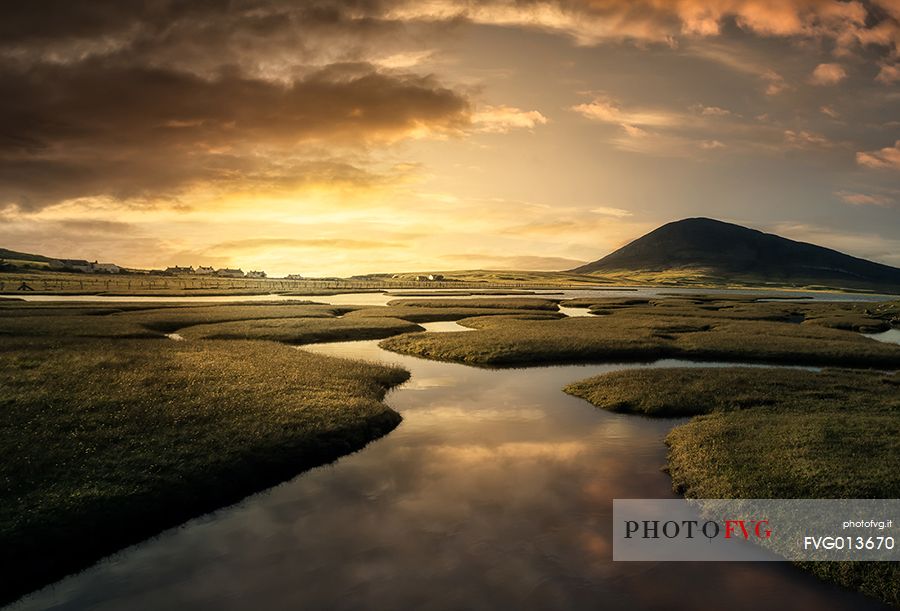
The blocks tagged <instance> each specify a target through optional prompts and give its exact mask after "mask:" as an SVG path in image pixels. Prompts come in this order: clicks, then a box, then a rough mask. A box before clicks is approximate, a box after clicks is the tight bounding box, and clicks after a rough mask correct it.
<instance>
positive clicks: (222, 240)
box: [0, 0, 900, 276]
mask: <svg viewBox="0 0 900 611" xmlns="http://www.w3.org/2000/svg"><path fill="white" fill-rule="evenodd" d="M167 11H168V12H167ZM898 23H900V8H898V6H897V3H896V2H891V1H889V0H877V1H875V0H873V1H871V2H865V3H863V2H833V1H828V0H792V1H790V2H783V3H776V4H773V3H770V2H764V1H762V0H742V1H727V2H716V3H699V2H694V1H692V0H681V1H678V2H671V3H659V2H649V1H647V2H643V1H642V2H602V3H598V2H589V1H585V2H566V3H559V2H545V1H531V2H525V3H509V2H504V1H499V0H497V1H494V0H492V1H490V2H484V3H477V4H470V3H457V2H451V1H449V0H447V1H435V2H426V3H412V2H405V1H402V0H390V1H385V2H377V3H371V4H364V5H355V4H353V5H345V4H343V3H332V2H317V3H313V5H304V6H302V7H296V6H283V5H281V4H280V3H269V2H265V1H264V2H261V3H255V4H253V6H252V7H251V6H249V5H248V6H247V7H243V6H242V5H240V4H238V5H235V7H233V8H232V9H231V10H229V11H224V12H223V11H217V10H214V9H212V8H208V7H200V6H195V7H193V8H190V9H187V8H185V9H183V10H178V9H175V8H172V7H170V8H169V9H160V10H159V11H152V10H150V9H147V10H146V11H145V10H143V9H141V10H138V9H135V10H133V11H130V10H124V9H123V10H122V11H110V12H109V13H108V14H106V15H105V16H104V19H103V20H102V21H96V20H92V19H91V18H90V16H89V15H86V14H85V13H78V12H72V13H71V14H69V12H68V9H66V10H61V11H59V12H58V14H54V15H52V16H47V15H43V14H39V11H38V10H37V9H34V11H33V12H31V11H29V10H28V9H22V11H20V12H19V13H17V14H16V15H13V16H11V18H10V19H9V20H7V23H5V24H4V25H3V26H2V28H3V32H4V36H3V38H2V39H0V83H2V85H0V87H2V89H3V90H4V91H6V92H7V95H4V96H3V99H2V100H0V109H2V113H0V116H2V117H3V119H2V121H3V124H4V125H3V129H2V133H3V134H4V136H3V137H2V138H0V168H2V171H0V246H2V247H5V248H10V249H13V250H19V251H25V252H31V253H39V254H43V255H47V256H53V257H68V258H84V259H91V260H95V259H96V260H101V261H111V262H115V263H117V264H119V265H122V266H126V267H133V268H144V269H153V268H165V267H168V266H172V265H194V266H196V265H210V266H214V267H241V268H242V269H244V270H245V271H247V270H250V269H254V270H264V271H266V272H267V273H268V274H269V275H272V276H284V275H287V274H300V275H304V276H350V275H357V274H367V273H379V272H381V273H398V272H415V271H428V270H433V271H447V270H462V269H521V270H564V269H571V268H573V267H576V266H578V265H579V264H581V263H584V262H587V261H592V260H595V259H598V258H600V257H602V256H604V255H606V254H608V253H610V252H612V251H613V250H615V249H616V248H618V247H620V246H622V245H624V244H625V243H627V242H628V241H630V240H632V239H635V238H637V237H639V236H641V235H643V234H644V233H646V232H648V231H651V230H652V229H654V228H656V227H658V226H660V225H662V224H664V223H666V222H670V221H674V220H678V219H681V218H686V217H694V216H704V217H711V218H716V219H720V220H724V221H728V222H734V223H738V224H741V225H745V226H748V227H753V228H756V229H760V230H763V231H768V232H772V233H777V234H779V235H782V236H784V237H788V238H791V239H796V240H801V241H807V242H812V243H816V244H820V245H822V246H827V247H830V248H834V249H836V250H840V251H842V252H846V253H848V254H852V255H855V256H859V257H864V258H868V259H872V260H874V261H878V262H881V263H885V264H888V265H894V266H898V265H900V181H898V172H900V121H898V117H897V112H896V109H897V104H898V101H900V90H898V82H900V63H898V61H900V60H898V57H900V51H898V40H900V34H898V32H900V25H898Z"/></svg>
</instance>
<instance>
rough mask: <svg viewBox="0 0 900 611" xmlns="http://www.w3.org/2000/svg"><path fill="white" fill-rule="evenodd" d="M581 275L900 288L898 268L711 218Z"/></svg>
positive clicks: (642, 241) (655, 235)
mask: <svg viewBox="0 0 900 611" xmlns="http://www.w3.org/2000/svg"><path fill="white" fill-rule="evenodd" d="M572 271H573V272H576V273H582V274H610V275H625V274H629V273H630V274H641V275H644V276H651V277H652V276H653V275H657V276H664V275H665V274H668V275H670V276H671V278H672V280H676V279H677V277H678V276H679V275H680V274H683V275H692V276H693V277H695V278H696V277H708V278H713V279H716V280H718V281H722V282H752V283H775V284H788V285H796V286H809V285H823V286H831V287H844V288H858V289H870V290H884V291H887V290H894V291H896V290H897V289H900V269H898V268H896V267H891V266H889V265H882V264H881V263H875V262H873V261H867V260H866V259H860V258H857V257H851V256H850V255H845V254H844V253H841V252H838V251H836V250H832V249H830V248H824V247H822V246H816V245H815V244H808V243H806V242H796V241H794V240H789V239H787V238H782V237H781V236H777V235H774V234H771V233H763V232H762V231H757V230H755V229H748V228H747V227H742V226H740V225H734V224H732V223H725V222H722V221H717V220H714V219H708V218H690V219H684V220H681V221H675V222H673V223H668V224H666V225H663V226H662V227H660V228H658V229H655V230H654V231H651V232H650V233H648V234H647V235H645V236H643V237H640V238H638V239H637V240H635V241H633V242H631V243H630V244H628V245H626V246H623V247H622V248H620V249H619V250H617V251H615V252H613V253H611V254H609V255H607V256H605V257H603V258H602V259H600V260H599V261H594V262H593V263H588V264H587V265H583V266H581V267H578V268H576V269H574V270H572Z"/></svg>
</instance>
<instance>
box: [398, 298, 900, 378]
mask: <svg viewBox="0 0 900 611" xmlns="http://www.w3.org/2000/svg"><path fill="white" fill-rule="evenodd" d="M562 305H565V306H573V305H578V306H582V307H584V306H589V307H590V309H591V312H592V313H594V316H590V317H579V318H562V319H559V320H550V319H548V318H546V317H540V316H492V317H478V318H472V319H469V320H466V321H464V323H462V324H465V325H466V326H469V327H472V328H474V329H476V331H475V332H472V333H450V334H440V333H417V334H414V335H401V336H397V337H391V338H389V339H386V340H384V341H383V342H382V343H381V346H382V347H384V348H386V349H388V350H393V351H396V352H401V353H403V354H410V355H413V356H421V357H425V358H430V359H436V360H446V361H454V362H459V363H466V364H469V365H480V366H489V367H490V366H497V367H509V366H521V365H539V364H547V363H583V362H635V361H638V362H639V361H653V360H657V359H662V358H685V359H693V360H701V361H728V362H752V363H773V364H787V365H795V364H802V365H819V366H828V365H835V366H854V367H880V368H898V367H900V346H897V345H892V344H887V343H883V342H877V341H875V340H872V339H869V338H867V337H864V336H862V335H860V334H859V333H857V332H855V330H864V331H873V330H883V329H885V328H890V323H889V322H888V320H889V318H890V317H891V316H895V315H896V308H893V309H892V308H891V307H890V306H881V308H880V309H877V308H876V307H875V306H871V305H869V304H860V305H856V304H847V303H816V304H805V303H793V302H790V303H783V302H774V303H773V302H768V301H765V302H760V301H757V298H754V297H746V296H734V297H721V296H716V297H702V296H700V297H690V298H687V297H669V298H660V299H604V298H602V297H598V298H596V299H595V298H591V299H578V300H570V301H564V302H562Z"/></svg>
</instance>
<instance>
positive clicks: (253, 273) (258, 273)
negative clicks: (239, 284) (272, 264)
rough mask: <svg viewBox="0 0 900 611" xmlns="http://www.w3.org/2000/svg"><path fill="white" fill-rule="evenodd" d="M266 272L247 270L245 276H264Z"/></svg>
mask: <svg viewBox="0 0 900 611" xmlns="http://www.w3.org/2000/svg"><path fill="white" fill-rule="evenodd" d="M265 277H266V272H253V271H250V272H247V278H265Z"/></svg>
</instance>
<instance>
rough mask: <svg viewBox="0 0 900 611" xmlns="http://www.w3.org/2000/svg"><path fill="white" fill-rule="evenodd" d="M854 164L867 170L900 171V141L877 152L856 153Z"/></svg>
mask: <svg viewBox="0 0 900 611" xmlns="http://www.w3.org/2000/svg"><path fill="white" fill-rule="evenodd" d="M856 162H857V163H858V164H859V165H863V166H866V167H869V168H893V169H895V170H900V140H897V141H896V142H895V143H894V146H886V147H884V148H883V149H881V150H879V151H870V152H860V153H857V154H856Z"/></svg>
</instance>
